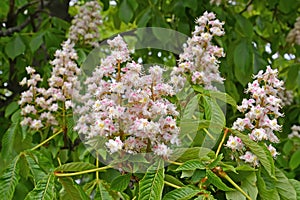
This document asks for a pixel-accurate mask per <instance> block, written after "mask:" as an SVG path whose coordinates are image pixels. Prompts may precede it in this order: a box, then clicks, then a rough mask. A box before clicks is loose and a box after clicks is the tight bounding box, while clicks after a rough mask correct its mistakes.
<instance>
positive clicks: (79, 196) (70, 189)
mask: <svg viewBox="0 0 300 200" xmlns="http://www.w3.org/2000/svg"><path fill="white" fill-rule="evenodd" d="M59 182H60V183H61V184H62V186H63V188H64V191H63V194H62V197H61V199H72V200H87V199H90V198H89V197H88V196H87V194H86V193H85V192H84V191H83V189H82V188H81V187H79V185H77V184H76V183H74V181H73V179H71V178H69V177H60V178H59Z"/></svg>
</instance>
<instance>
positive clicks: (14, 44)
mask: <svg viewBox="0 0 300 200" xmlns="http://www.w3.org/2000/svg"><path fill="white" fill-rule="evenodd" d="M24 51H25V44H24V43H23V41H22V39H21V37H20V36H19V35H17V36H16V37H14V38H13V39H12V40H11V41H9V42H8V43H7V44H6V45H5V53H6V54H7V55H8V57H9V58H11V59H15V58H16V57H17V56H19V55H21V54H22V53H24Z"/></svg>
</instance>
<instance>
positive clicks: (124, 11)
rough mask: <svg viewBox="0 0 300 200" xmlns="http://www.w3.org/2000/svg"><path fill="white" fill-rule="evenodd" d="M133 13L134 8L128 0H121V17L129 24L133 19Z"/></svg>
mask: <svg viewBox="0 0 300 200" xmlns="http://www.w3.org/2000/svg"><path fill="white" fill-rule="evenodd" d="M133 15H134V13H133V10H132V8H131V6H130V4H129V2H128V0H123V1H122V2H121V5H120V8H119V17H120V19H121V20H122V21H124V22H125V23H126V24H127V23H128V22H129V21H130V20H131V18H132V17H133Z"/></svg>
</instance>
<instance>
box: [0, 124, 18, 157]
mask: <svg viewBox="0 0 300 200" xmlns="http://www.w3.org/2000/svg"><path fill="white" fill-rule="evenodd" d="M20 130H21V129H20V124H19V121H18V122H16V123H12V124H11V125H10V127H9V129H8V130H7V131H6V132H5V133H4V135H3V138H2V156H3V158H8V157H9V156H10V155H12V153H13V152H14V144H15V140H16V139H17V138H18V134H19V131H20Z"/></svg>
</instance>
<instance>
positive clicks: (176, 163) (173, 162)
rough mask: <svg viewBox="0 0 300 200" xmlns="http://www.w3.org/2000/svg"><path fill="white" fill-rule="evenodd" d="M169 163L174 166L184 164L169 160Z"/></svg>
mask: <svg viewBox="0 0 300 200" xmlns="http://www.w3.org/2000/svg"><path fill="white" fill-rule="evenodd" d="M167 162H168V163H171V164H173V165H179V166H180V165H183V163H180V162H176V161H172V160H168V161H167Z"/></svg>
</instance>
